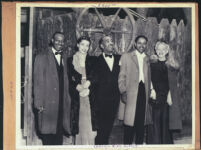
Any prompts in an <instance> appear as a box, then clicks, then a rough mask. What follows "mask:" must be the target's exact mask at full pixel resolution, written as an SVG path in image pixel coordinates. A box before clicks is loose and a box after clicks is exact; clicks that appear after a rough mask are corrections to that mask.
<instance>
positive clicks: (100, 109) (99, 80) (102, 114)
mask: <svg viewBox="0 0 201 150" xmlns="http://www.w3.org/2000/svg"><path fill="white" fill-rule="evenodd" d="M99 46H100V48H101V49H102V51H103V53H102V54H101V55H100V56H99V57H98V58H97V61H96V65H95V71H94V72H95V79H96V82H95V83H96V85H95V87H96V89H95V103H96V106H97V120H98V130H97V137H96V140H95V144H96V145H105V144H108V143H109V136H110V133H111V131H112V127H113V123H114V120H115V116H116V114H117V111H118V105H119V101H120V92H119V88H118V75H119V71H120V66H119V60H120V56H119V55H115V54H114V44H113V41H112V37H111V36H110V35H105V36H103V37H102V38H101V39H100V41H99ZM92 84H93V83H92Z"/></svg>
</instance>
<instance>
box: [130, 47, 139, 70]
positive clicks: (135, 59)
mask: <svg viewBox="0 0 201 150" xmlns="http://www.w3.org/2000/svg"><path fill="white" fill-rule="evenodd" d="M131 59H132V60H133V62H134V63H135V64H136V66H137V69H138V70H139V63H138V59H137V55H136V53H135V51H133V52H131Z"/></svg>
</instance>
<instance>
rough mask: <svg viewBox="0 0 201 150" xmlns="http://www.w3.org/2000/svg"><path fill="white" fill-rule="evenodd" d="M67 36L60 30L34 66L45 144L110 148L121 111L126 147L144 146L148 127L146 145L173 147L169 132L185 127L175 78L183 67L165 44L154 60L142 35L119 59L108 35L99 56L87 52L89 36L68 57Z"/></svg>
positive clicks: (159, 45)
mask: <svg viewBox="0 0 201 150" xmlns="http://www.w3.org/2000/svg"><path fill="white" fill-rule="evenodd" d="M64 38H65V37H64V34H63V33H60V32H56V33H55V34H54V35H53V37H52V40H51V45H50V47H48V48H47V50H44V51H43V53H40V54H39V55H37V56H36V58H35V62H34V93H33V94H34V108H35V109H36V112H37V113H36V127H37V130H38V131H39V133H40V136H41V139H42V142H43V145H61V144H62V143H63V135H65V136H71V135H73V136H75V144H76V145H94V144H96V145H107V144H109V137H110V134H111V131H112V128H113V124H114V121H115V118H117V113H118V118H119V119H120V120H123V122H124V141H123V142H124V144H132V143H133V139H134V136H135V143H136V144H143V143H144V135H145V127H147V126H148V128H147V129H148V131H147V137H149V138H147V139H149V140H147V141H146V143H148V144H172V143H173V139H172V134H171V129H174V130H175V129H181V128H182V124H181V116H180V111H179V105H178V97H177V92H176V90H177V85H175V84H176V83H177V82H176V81H175V80H176V77H175V76H174V75H175V73H177V70H178V69H179V64H178V63H177V61H176V60H175V59H174V58H173V57H172V56H173V55H171V57H170V52H171V51H170V47H169V45H168V44H167V43H165V42H163V41H158V42H157V43H156V45H155V55H153V56H151V57H150V56H147V55H146V54H145V51H146V48H147V42H148V39H147V37H145V36H144V35H139V36H137V37H136V39H135V43H134V47H135V48H134V49H133V50H132V51H129V52H127V53H125V54H123V55H122V56H120V55H116V54H114V44H113V41H112V37H111V36H110V35H104V36H103V37H102V38H101V39H100V41H99V47H100V49H101V50H102V54H101V55H100V56H98V57H96V56H89V54H88V51H89V48H90V46H91V40H90V38H89V37H87V36H82V37H80V38H79V39H78V40H77V45H76V47H77V51H76V53H75V54H74V55H73V56H72V57H69V58H67V56H66V53H64V51H63V46H64ZM169 58H171V59H169ZM172 80H174V81H172Z"/></svg>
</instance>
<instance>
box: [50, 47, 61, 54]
mask: <svg viewBox="0 0 201 150" xmlns="http://www.w3.org/2000/svg"><path fill="white" fill-rule="evenodd" d="M52 52H53V53H54V55H55V53H57V52H62V51H57V50H56V49H55V48H54V47H52Z"/></svg>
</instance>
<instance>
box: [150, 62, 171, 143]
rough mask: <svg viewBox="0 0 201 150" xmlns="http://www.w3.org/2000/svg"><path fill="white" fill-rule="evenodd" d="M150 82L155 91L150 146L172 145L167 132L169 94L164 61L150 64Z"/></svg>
mask: <svg viewBox="0 0 201 150" xmlns="http://www.w3.org/2000/svg"><path fill="white" fill-rule="evenodd" d="M151 80H152V84H153V88H154V89H155V91H156V101H158V103H157V105H155V106H153V108H152V110H153V128H152V132H149V134H152V135H149V136H151V137H152V138H151V140H152V141H151V142H150V144H173V139H172V135H171V132H170V130H169V105H168V104H167V96H168V92H169V83H168V68H167V66H166V64H165V61H158V62H157V63H153V64H151Z"/></svg>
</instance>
